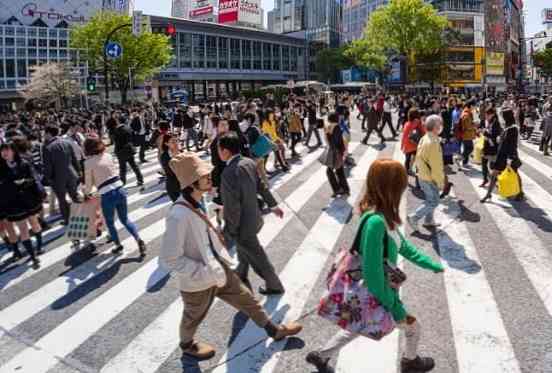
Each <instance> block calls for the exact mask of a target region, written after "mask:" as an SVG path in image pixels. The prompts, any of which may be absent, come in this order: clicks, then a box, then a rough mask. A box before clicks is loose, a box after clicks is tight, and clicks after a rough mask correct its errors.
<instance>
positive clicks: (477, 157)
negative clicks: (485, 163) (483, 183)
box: [473, 136, 485, 164]
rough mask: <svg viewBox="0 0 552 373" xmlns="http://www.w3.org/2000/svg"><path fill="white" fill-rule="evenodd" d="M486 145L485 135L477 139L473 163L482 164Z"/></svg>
mask: <svg viewBox="0 0 552 373" xmlns="http://www.w3.org/2000/svg"><path fill="white" fill-rule="evenodd" d="M484 145H485V136H479V137H478V138H477V140H475V144H474V148H473V163H475V164H481V160H482V159H483V146H484Z"/></svg>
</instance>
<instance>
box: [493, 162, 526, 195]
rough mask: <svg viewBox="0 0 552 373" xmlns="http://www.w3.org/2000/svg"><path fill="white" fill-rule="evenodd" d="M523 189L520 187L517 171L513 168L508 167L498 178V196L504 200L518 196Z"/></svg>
mask: <svg viewBox="0 0 552 373" xmlns="http://www.w3.org/2000/svg"><path fill="white" fill-rule="evenodd" d="M520 191H521V188H520V187H519V180H518V176H517V173H516V171H514V170H513V169H512V167H510V166H508V167H506V169H505V170H504V171H502V173H501V174H500V175H499V176H498V194H500V196H501V197H503V198H510V197H514V196H517V195H518V194H519V192H520Z"/></svg>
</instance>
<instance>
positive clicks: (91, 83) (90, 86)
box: [86, 76, 96, 92]
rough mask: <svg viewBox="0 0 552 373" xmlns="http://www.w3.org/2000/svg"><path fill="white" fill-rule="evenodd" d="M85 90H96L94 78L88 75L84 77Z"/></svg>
mask: <svg viewBox="0 0 552 373" xmlns="http://www.w3.org/2000/svg"><path fill="white" fill-rule="evenodd" d="M86 90H87V91H88V92H96V78H94V77H92V76H90V77H88V79H86Z"/></svg>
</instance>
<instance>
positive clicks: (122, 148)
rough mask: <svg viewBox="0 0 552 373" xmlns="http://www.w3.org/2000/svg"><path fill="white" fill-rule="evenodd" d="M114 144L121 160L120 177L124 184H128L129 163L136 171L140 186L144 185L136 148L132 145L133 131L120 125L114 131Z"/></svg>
mask: <svg viewBox="0 0 552 373" xmlns="http://www.w3.org/2000/svg"><path fill="white" fill-rule="evenodd" d="M113 142H114V143H115V155H116V156H117V159H118V160H119V177H120V178H121V181H122V182H123V184H126V173H127V163H128V164H129V165H130V168H132V171H134V174H135V175H136V180H137V181H138V186H139V187H141V186H142V185H144V178H143V176H142V172H140V169H139V168H138V165H137V164H136V160H135V159H134V153H135V151H134V146H133V143H132V131H131V129H130V128H129V127H128V126H127V125H124V124H122V123H118V124H117V127H115V129H114V130H113Z"/></svg>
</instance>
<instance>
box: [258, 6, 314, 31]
mask: <svg viewBox="0 0 552 373" xmlns="http://www.w3.org/2000/svg"><path fill="white" fill-rule="evenodd" d="M267 16H268V20H267V21H268V25H267V26H268V30H269V31H270V32H275V33H278V34H286V33H290V32H297V31H301V30H304V29H305V26H306V25H305V0H276V1H275V7H274V9H273V10H271V11H270V12H268V15H267Z"/></svg>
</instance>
